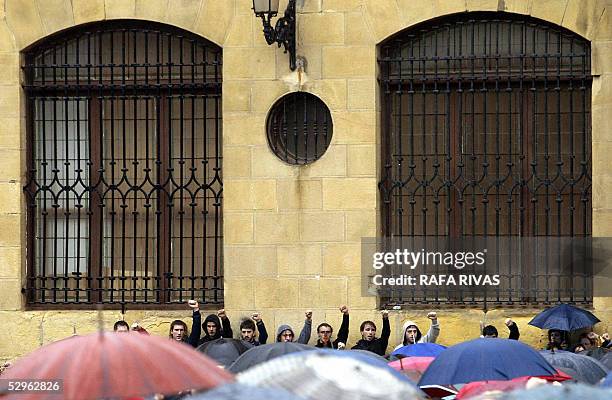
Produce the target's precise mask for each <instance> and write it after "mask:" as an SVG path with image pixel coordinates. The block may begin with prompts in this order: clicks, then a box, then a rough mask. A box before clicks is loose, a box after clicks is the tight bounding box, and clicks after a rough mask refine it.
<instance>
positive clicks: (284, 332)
mask: <svg viewBox="0 0 612 400" xmlns="http://www.w3.org/2000/svg"><path fill="white" fill-rule="evenodd" d="M305 315H306V320H305V321H304V326H303V327H302V331H301V332H300V336H299V337H298V339H297V343H301V344H308V341H309V340H310V333H311V331H312V310H308V311H306V313H305ZM294 339H295V333H294V332H293V328H291V327H290V326H289V325H281V326H279V327H278V329H277V330H276V341H277V342H295V341H296V340H294Z"/></svg>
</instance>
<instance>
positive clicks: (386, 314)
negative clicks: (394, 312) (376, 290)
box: [380, 310, 389, 318]
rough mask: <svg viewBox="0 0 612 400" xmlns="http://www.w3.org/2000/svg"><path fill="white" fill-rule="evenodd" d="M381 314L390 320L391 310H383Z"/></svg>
mask: <svg viewBox="0 0 612 400" xmlns="http://www.w3.org/2000/svg"><path fill="white" fill-rule="evenodd" d="M380 313H381V314H382V317H383V318H389V310H382V311H381V312H380Z"/></svg>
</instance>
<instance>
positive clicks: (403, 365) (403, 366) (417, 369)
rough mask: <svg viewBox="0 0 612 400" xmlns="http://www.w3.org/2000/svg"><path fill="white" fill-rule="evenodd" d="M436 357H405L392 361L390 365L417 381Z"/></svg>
mask: <svg viewBox="0 0 612 400" xmlns="http://www.w3.org/2000/svg"><path fill="white" fill-rule="evenodd" d="M434 358H435V357H404V358H400V359H399V360H396V361H391V362H390V363H388V365H389V366H390V367H391V368H393V369H394V370H396V371H399V372H400V373H401V374H403V375H405V376H407V377H408V379H410V380H411V381H412V382H414V383H417V382H418V381H419V380H420V379H421V376H423V373H424V372H425V370H426V369H427V367H429V364H431V363H432V361H433V360H434Z"/></svg>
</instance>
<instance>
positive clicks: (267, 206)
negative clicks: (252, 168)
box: [223, 179, 277, 211]
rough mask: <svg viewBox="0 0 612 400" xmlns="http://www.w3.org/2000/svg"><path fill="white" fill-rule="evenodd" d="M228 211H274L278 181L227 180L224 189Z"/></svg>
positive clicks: (225, 206)
mask: <svg viewBox="0 0 612 400" xmlns="http://www.w3.org/2000/svg"><path fill="white" fill-rule="evenodd" d="M223 194H224V204H223V207H224V208H225V210H227V211H232V210H233V211H247V210H274V209H276V207H277V203H276V181H275V180H273V179H260V180H247V179H227V180H226V181H225V183H224V187H223Z"/></svg>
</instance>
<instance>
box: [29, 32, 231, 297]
mask: <svg viewBox="0 0 612 400" xmlns="http://www.w3.org/2000/svg"><path fill="white" fill-rule="evenodd" d="M23 70H24V73H25V77H26V81H25V84H24V85H23V86H24V89H25V91H26V94H27V99H28V100H27V101H28V103H27V104H28V117H27V118H28V141H27V155H28V156H27V157H28V160H27V165H28V171H27V176H28V181H27V184H26V186H25V187H24V191H25V193H26V196H27V200H28V217H27V228H28V229H27V235H28V242H27V252H28V258H27V274H28V278H27V286H26V288H25V292H26V295H27V300H28V303H29V304H30V305H32V306H36V305H44V307H48V306H49V305H53V304H59V305H61V306H65V305H66V304H81V303H90V304H91V303H110V304H118V305H121V306H122V307H125V305H126V304H130V307H133V306H134V305H140V304H142V305H147V304H153V305H154V306H159V305H161V304H170V303H180V302H184V301H185V300H186V299H190V298H197V299H199V300H201V301H202V302H204V303H220V302H222V300H223V267H222V266H223V258H222V248H223V247H222V240H223V236H222V188H223V184H222V171H221V164H222V147H221V49H220V48H219V47H218V46H216V45H214V44H212V43H210V42H208V41H206V40H204V39H202V38H200V37H197V36H195V35H191V34H189V33H188V32H184V31H178V30H175V29H170V28H169V27H166V26H163V25H158V24H153V23H150V22H147V23H146V24H145V23H143V22H136V21H121V22H120V23H103V24H97V25H90V26H86V27H82V28H78V29H74V30H70V31H68V32H66V33H64V34H62V36H58V37H53V38H50V39H49V40H46V41H45V42H44V43H41V44H37V45H35V46H34V47H33V48H31V49H29V50H27V51H26V53H25V64H24V66H23Z"/></svg>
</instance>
